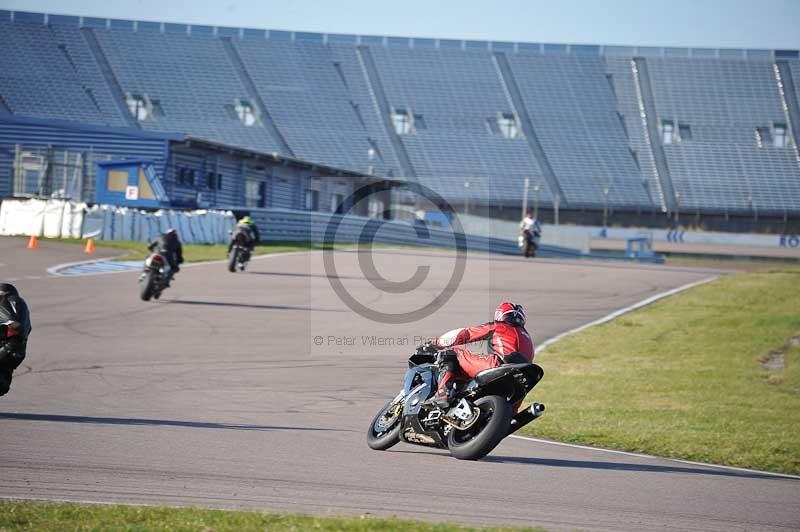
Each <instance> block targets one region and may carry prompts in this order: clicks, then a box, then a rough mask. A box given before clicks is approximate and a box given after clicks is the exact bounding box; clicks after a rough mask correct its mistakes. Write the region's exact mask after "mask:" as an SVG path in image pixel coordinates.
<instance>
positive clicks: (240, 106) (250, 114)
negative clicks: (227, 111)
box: [233, 100, 258, 127]
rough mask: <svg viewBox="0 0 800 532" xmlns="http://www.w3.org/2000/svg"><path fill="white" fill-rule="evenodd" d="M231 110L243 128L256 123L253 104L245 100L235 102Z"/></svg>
mask: <svg viewBox="0 0 800 532" xmlns="http://www.w3.org/2000/svg"><path fill="white" fill-rule="evenodd" d="M233 110H234V111H235V112H236V116H237V117H238V118H239V121H240V122H241V123H242V124H244V125H245V126H248V127H250V126H254V125H256V124H257V123H258V114H257V113H256V109H255V107H253V104H251V103H250V102H248V101H247V100H236V102H235V103H234V104H233Z"/></svg>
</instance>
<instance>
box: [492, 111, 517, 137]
mask: <svg viewBox="0 0 800 532" xmlns="http://www.w3.org/2000/svg"><path fill="white" fill-rule="evenodd" d="M497 129H498V130H499V131H500V134H501V135H503V137H505V138H507V139H515V138H517V135H519V126H518V124H517V117H516V116H514V114H513V113H501V114H500V115H499V116H498V117H497Z"/></svg>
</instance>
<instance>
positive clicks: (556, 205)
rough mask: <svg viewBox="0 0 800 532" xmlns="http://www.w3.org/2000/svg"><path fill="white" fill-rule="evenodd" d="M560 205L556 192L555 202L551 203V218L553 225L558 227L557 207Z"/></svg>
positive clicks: (559, 198)
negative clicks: (552, 213)
mask: <svg viewBox="0 0 800 532" xmlns="http://www.w3.org/2000/svg"><path fill="white" fill-rule="evenodd" d="M560 205H561V194H559V193H558V192H556V197H555V201H553V207H554V216H553V218H554V223H555V225H558V207H559V206H560Z"/></svg>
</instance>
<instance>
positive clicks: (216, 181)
mask: <svg viewBox="0 0 800 532" xmlns="http://www.w3.org/2000/svg"><path fill="white" fill-rule="evenodd" d="M206 186H207V187H208V189H209V190H222V174H220V173H218V172H208V173H207V174H206Z"/></svg>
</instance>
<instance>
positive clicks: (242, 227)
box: [228, 216, 261, 254]
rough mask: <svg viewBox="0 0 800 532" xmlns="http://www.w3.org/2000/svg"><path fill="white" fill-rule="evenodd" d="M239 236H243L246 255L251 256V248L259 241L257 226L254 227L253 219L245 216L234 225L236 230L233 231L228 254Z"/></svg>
mask: <svg viewBox="0 0 800 532" xmlns="http://www.w3.org/2000/svg"><path fill="white" fill-rule="evenodd" d="M240 234H243V235H244V236H245V239H244V240H245V242H244V244H245V245H246V246H247V251H248V253H250V254H252V253H253V248H254V247H255V246H256V244H258V243H259V242H260V241H261V235H260V234H259V233H258V226H256V224H255V221H254V220H253V218H251V217H250V216H245V217H244V218H242V219H241V220H239V223H237V224H236V229H234V230H233V232H232V234H231V241H230V243H229V244H228V253H230V252H231V250H232V249H233V245H234V244H235V243H236V240H237V238H239V235H240Z"/></svg>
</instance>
